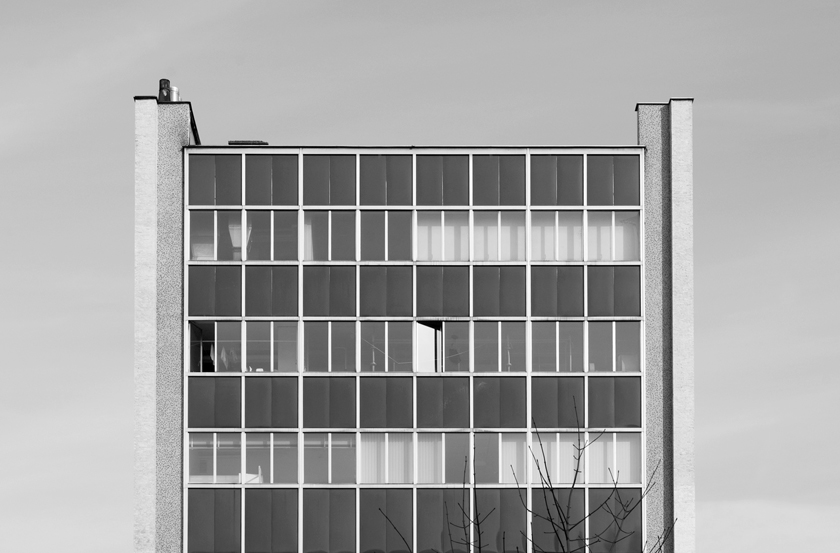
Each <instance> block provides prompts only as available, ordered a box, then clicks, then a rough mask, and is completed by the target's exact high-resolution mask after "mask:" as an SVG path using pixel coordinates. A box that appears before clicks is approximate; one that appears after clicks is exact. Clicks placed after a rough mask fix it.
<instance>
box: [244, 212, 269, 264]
mask: <svg viewBox="0 0 840 553" xmlns="http://www.w3.org/2000/svg"><path fill="white" fill-rule="evenodd" d="M245 216H246V220H247V223H246V224H247V227H246V228H247V232H246V234H245V241H246V244H247V253H246V255H245V257H246V259H250V260H269V259H271V212H270V211H246V212H245Z"/></svg>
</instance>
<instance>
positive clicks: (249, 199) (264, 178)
mask: <svg viewBox="0 0 840 553" xmlns="http://www.w3.org/2000/svg"><path fill="white" fill-rule="evenodd" d="M297 166H298V156H296V155H278V156H267V155H246V156H245V198H246V199H245V201H246V203H248V204H250V205H295V204H297V188H298V178H297Z"/></svg>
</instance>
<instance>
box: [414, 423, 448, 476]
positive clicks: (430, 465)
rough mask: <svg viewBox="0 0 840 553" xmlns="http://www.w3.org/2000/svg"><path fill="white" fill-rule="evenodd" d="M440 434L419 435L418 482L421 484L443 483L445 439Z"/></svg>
mask: <svg viewBox="0 0 840 553" xmlns="http://www.w3.org/2000/svg"><path fill="white" fill-rule="evenodd" d="M442 438H443V437H442V435H441V434H439V433H426V432H423V433H420V434H417V481H418V482H420V483H421V484H440V483H442V482H443V462H442V456H443V439H442Z"/></svg>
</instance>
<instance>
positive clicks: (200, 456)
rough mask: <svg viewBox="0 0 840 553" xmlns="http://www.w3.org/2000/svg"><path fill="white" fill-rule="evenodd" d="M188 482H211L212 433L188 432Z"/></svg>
mask: <svg viewBox="0 0 840 553" xmlns="http://www.w3.org/2000/svg"><path fill="white" fill-rule="evenodd" d="M189 450H190V451H189V453H190V469H189V470H190V477H189V478H190V479H189V481H190V483H191V484H209V483H212V482H213V434H198V433H190V436H189Z"/></svg>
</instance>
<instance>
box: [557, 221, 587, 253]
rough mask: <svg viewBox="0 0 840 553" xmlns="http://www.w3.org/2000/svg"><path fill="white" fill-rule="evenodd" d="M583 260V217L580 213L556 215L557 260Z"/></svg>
mask: <svg viewBox="0 0 840 553" xmlns="http://www.w3.org/2000/svg"><path fill="white" fill-rule="evenodd" d="M582 259H583V215H582V213H581V212H580V211H560V212H558V213H557V260H558V261H581V260H582Z"/></svg>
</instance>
